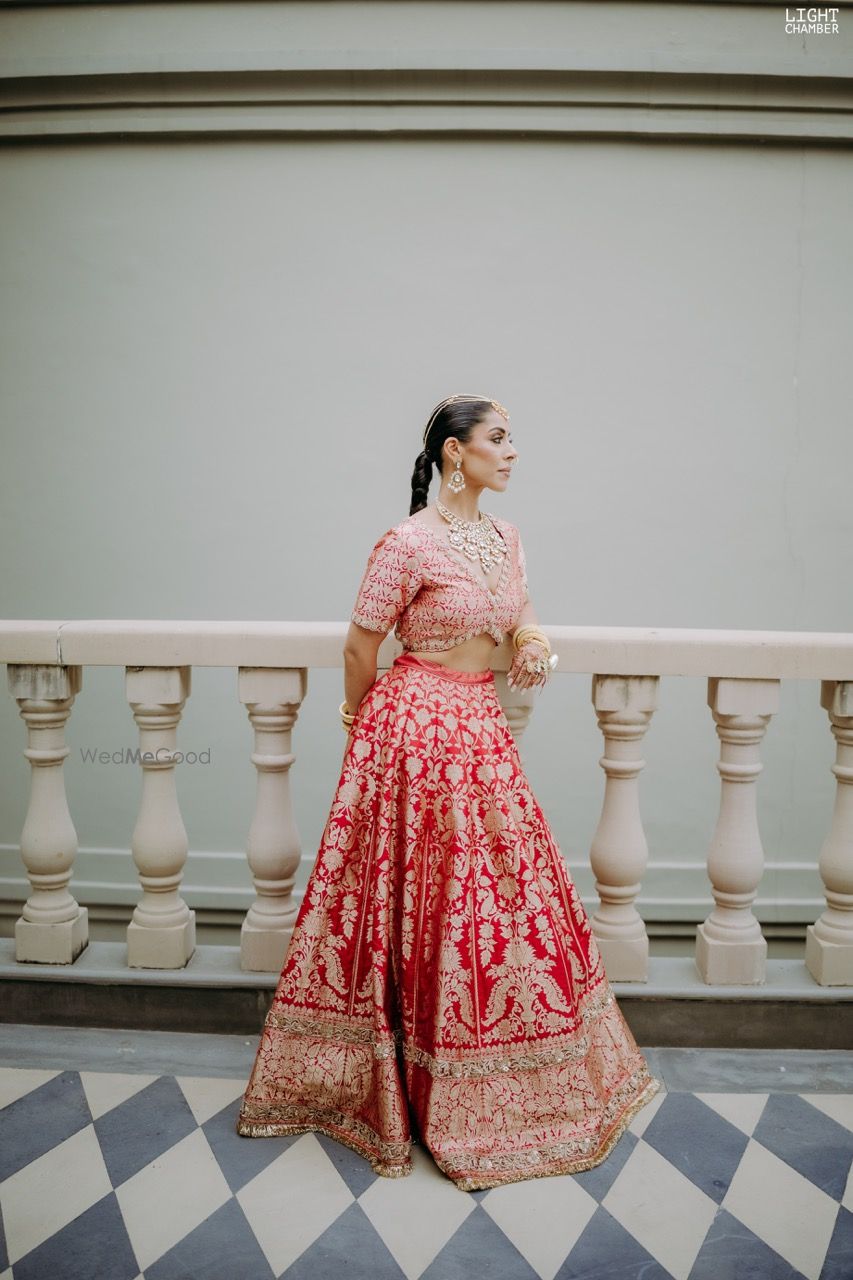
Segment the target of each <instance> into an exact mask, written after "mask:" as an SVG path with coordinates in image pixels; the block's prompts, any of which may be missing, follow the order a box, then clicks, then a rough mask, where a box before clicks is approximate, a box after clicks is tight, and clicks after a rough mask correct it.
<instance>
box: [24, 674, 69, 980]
mask: <svg viewBox="0 0 853 1280" xmlns="http://www.w3.org/2000/svg"><path fill="white" fill-rule="evenodd" d="M8 681H9V691H10V693H11V694H12V697H13V698H14V699H15V701H16V702H17V704H18V706H19V708H20V714H21V719H22V720H24V722H25V723H26V726H27V742H28V745H27V749H26V751H25V752H24V755H25V756H26V758H27V759H28V760H29V762H30V766H31V771H30V772H31V776H30V801H29V807H28V809H27V816H26V820H25V822H24V828H23V831H22V832H21V857H22V858H23V861H24V866H25V867H26V869H27V876H28V878H29V881H30V884H31V886H32V893H31V894H30V896H29V898H27V901H26V903H25V904H24V910H23V915H22V916H21V917H20V918H19V919H18V920H17V921H16V922H15V958H16V959H17V960H22V961H36V962H39V963H41V964H72V963H73V961H74V960H76V958H77V956H79V954H80V952H81V951H82V950H83V949H84V947H86V946H87V944H88V941H89V913H88V910H87V909H86V907H81V906H79V905H78V904H77V902H76V901H75V899H74V898H73V897H72V895H71V893H70V892H69V889H68V886H69V884H70V882H71V875H72V870H73V867H74V857H75V855H76V853H77V832H76V831H75V830H74V823H73V822H72V821H71V814H70V813H69V811H68V801H67V799H66V796H65V773H64V769H63V764H64V761H65V757H66V756H67V755H68V753H69V750H70V748H69V747H68V746H66V744H65V724H66V721H67V720H68V717H69V716H70V714H71V707H72V705H73V703H74V698H75V697H76V695H77V694H78V693H79V692H80V689H81V686H82V669H81V668H80V667H69V666H47V665H40V664H32V665H27V664H23V663H21V664H19V663H9V667H8Z"/></svg>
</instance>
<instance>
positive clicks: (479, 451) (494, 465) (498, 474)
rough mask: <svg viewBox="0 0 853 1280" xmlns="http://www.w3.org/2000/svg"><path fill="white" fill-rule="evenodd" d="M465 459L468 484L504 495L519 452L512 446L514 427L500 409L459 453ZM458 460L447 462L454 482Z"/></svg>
mask: <svg viewBox="0 0 853 1280" xmlns="http://www.w3.org/2000/svg"><path fill="white" fill-rule="evenodd" d="M457 456H458V457H460V458H461V459H462V469H463V471H464V473H465V482H466V484H471V485H472V487H473V488H475V489H477V488H482V489H494V490H495V491H496V492H497V493H503V491H504V489H506V487H507V484H508V483H509V477H510V474H511V472H512V468H513V467H514V466H515V463H516V462H517V461H518V452H517V450H516V448H515V446H514V445H513V443H512V432H511V430H510V425H509V423H508V422H507V420H506V418H504V417H503V415H502V414H500V413H498V412H497V410H496V409H490V410H489V412H488V414H487V415H486V417H485V418H483V420H482V421H481V422H478V423H477V425H476V427H474V429H473V430H472V432H471V435H470V436H469V437H468V439H467V441H466V442H465V444H463V445H461V446H460V448H459V449H458V451H457ZM454 466H455V458H451V459H450V460H449V461H447V462H446V463H445V469H444V478H445V479H448V480H449V479H450V476H451V474H452V472H453V469H454Z"/></svg>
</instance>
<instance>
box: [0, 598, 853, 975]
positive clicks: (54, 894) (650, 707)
mask: <svg viewBox="0 0 853 1280" xmlns="http://www.w3.org/2000/svg"><path fill="white" fill-rule="evenodd" d="M106 625H107V624H91V626H92V628H93V630H92V631H91V632H87V631H86V626H87V624H85V623H75V624H64V626H63V628H62V630H63V633H64V635H63V637H61V636H60V628H59V626H57V633H56V637H55V645H54V649H55V652H56V656H57V661H56V662H55V663H51V662H48V661H45V656H46V653H47V652H49V651H50V647H49V645H46V644H45V637H44V635H43V633H42V632H43V630H44V628H45V627H46V626H47V624H15V623H0V660H3V661H6V663H7V668H8V683H9V690H10V693H11V695H12V697H13V698H14V699H15V700H16V702H17V704H18V707H19V709H20V715H21V718H22V719H23V720H24V722H25V724H26V726H27V746H26V749H25V751H24V755H25V756H26V758H27V760H28V761H29V762H30V765H31V789H30V797H29V806H28V809H27V814H26V819H25V822H24V826H23V830H22V832H21V837H20V848H21V857H22V860H23V863H24V867H25V869H26V874H27V876H28V878H29V881H30V886H31V893H30V895H29V897H28V898H27V900H26V902H25V903H24V906H23V910H22V914H21V917H20V919H19V920H18V921H17V923H16V927H15V956H16V959H17V960H18V961H20V962H21V963H42V964H47V963H53V964H67V965H71V964H73V963H74V962H75V960H76V959H77V958H78V957H79V956H80V954H81V952H82V951H83V950H84V949H85V947H86V945H87V941H88V913H87V908H86V907H85V906H80V905H79V904H78V903H77V902H76V900H75V899H74V897H73V895H72V894H71V892H70V888H69V885H70V882H71V878H72V874H73V867H74V858H75V854H76V850H77V836H76V832H75V828H74V823H73V821H72V818H71V814H70V811H69V806H68V801H67V798H66V792H65V781H64V774H63V762H64V760H65V758H66V756H67V755H68V752H69V747H68V746H67V745H66V741H65V737H66V725H67V723H68V721H69V718H70V716H71V711H72V706H73V703H74V700H75V697H76V696H77V695H78V694H79V692H80V690H81V688H82V668H83V666H84V665H86V663H87V661H91V662H93V663H99V664H102V665H103V664H105V663H107V662H110V661H114V662H115V663H116V664H117V663H118V658H117V657H113V658H112V659H111V658H110V657H109V656H105V652H113V651H112V650H109V651H105V649H104V644H105V641H104V633H103V629H104V627H105V626H106ZM109 625H111V626H113V627H114V628H115V629H116V631H117V633H118V631H120V629H121V628H122V626H124V627H125V628H126V629H127V630H126V631H125V632H122V633H121V635H120V636H118V634H117V635H116V636H113V637H112V638H111V643H113V644H114V646H115V649H114V653H115V655H118V654H119V653H121V654H124V655H125V658H124V659H123V662H125V661H126V660H127V659H132V658H135V659H137V665H125V679H126V694H127V699H128V702H129V704H130V707H131V709H132V713H133V717H134V720H135V722H136V724H137V726H138V730H139V746H140V753H141V754H140V764H141V769H142V794H141V800H140V805H139V812H138V814H137V818H136V824H135V826H134V828H133V831H132V833H131V835H130V840H129V844H130V849H131V853H132V856H133V860H134V863H135V864H136V867H137V870H138V874H139V881H140V885H141V889H142V895H141V897H140V899H139V901H138V903H137V904H136V907H135V908H134V911H133V916H132V919H131V921H130V923H129V925H128V929H127V964H128V966H130V967H132V968H141V969H176V968H182V967H185V966H186V965H187V964H188V963H189V962H190V960H191V959H192V956H193V952H194V949H195V912H194V910H192V909H191V908H190V907H189V906H188V905H187V903H186V902H185V901H184V899H183V897H182V896H181V892H180V886H181V881H182V877H183V873H184V869H185V864H186V860H187V854H188V848H189V841H188V837H187V832H186V828H185V826H184V822H183V818H182V816H181V810H180V805H179V801H178V790H177V786H176V772H175V770H176V762H175V758H174V756H175V752H176V748H177V741H178V730H179V726H180V722H181V716H182V713H183V709H184V706H185V704H186V701H187V699H188V698H189V696H190V685H191V670H192V666H193V663H194V662H197V663H199V664H204V665H211V666H214V665H218V666H233V667H235V668H236V670H237V677H238V678H237V685H238V697H239V700H240V702H241V703H242V704H243V705H244V706H245V707H246V710H247V715H248V719H249V724H250V726H251V729H252V732H253V735H254V740H253V750H252V751H251V755H250V759H251V763H252V764H253V765H254V767H255V770H256V773H257V789H256V799H255V806H254V812H253V814H252V815H251V816H250V817H249V815H247V817H249V823H248V834H247V841H246V856H247V859H248V864H249V869H250V871H251V874H252V879H253V884H254V890H255V894H256V897H255V900H254V902H252V904H251V906H250V907H249V909H248V912H247V914H246V917H245V920H244V922H243V925H242V931H241V946H240V956H241V960H240V963H241V967H242V968H243V969H244V970H246V971H254V972H262V973H277V972H279V971H280V969H281V967H282V964H283V962H284V957H285V954H286V951H287V947H288V945H289V942H290V938H291V936H292V932H293V925H294V921H295V919H296V914H297V909H298V908H297V903H296V902H295V900H294V897H293V889H294V883H295V877H296V872H297V869H298V866H299V861H300V856H301V847H300V838H299V832H298V830H297V826H296V822H295V819H294V814H293V804H292V796H291V781H292V771H293V766H294V763H295V761H296V755H295V753H294V751H293V744H292V735H293V730H294V726H295V724H296V720H297V717H298V715H299V712H300V709H301V707H302V704H303V702H304V700H305V697H306V693H307V687H308V669H309V666H311V665H315V664H316V665H322V666H327V667H332V666H340V665H341V661H342V659H341V650H342V641H343V628H341V629H340V636H337V635H336V633H335V630H334V628H333V627H330V626H329V625H328V624H327V625H325V626H322V627H320V626H318V627H317V628H315V629H314V630H313V631H312V629H311V628H310V627H306V626H305V625H304V624H293V628H292V630H293V635H292V637H291V643H290V644H289V645H288V643H287V637H286V636H284V635H282V636H275V635H272V634H271V632H270V626H269V624H255V625H256V627H257V634H256V635H251V636H250V635H248V633H251V632H252V629H253V624H244V625H243V638H242V639H238V638H235V634H234V628H233V627H232V626H231V625H230V624H214V623H209V624H197V623H194V624H173V625H174V627H175V634H174V635H171V634H169V631H168V627H169V624H164V623H159V624H120V623H116V624H109ZM134 626H137V627H140V628H141V630H140V631H139V633H138V634H135V633H134V631H133V627H134ZM37 628H42V632H40V633H39V634H38V635H37V634H36V629H37ZM70 628H74V630H75V631H76V641H75V642H74V643H73V644H72V643H70V636H69V629H70ZM281 631H282V633H284V632H286V631H287V628H285V627H282V628H281ZM548 631H549V634H550V635H551V638H552V645H553V647H554V649H555V651H556V652H558V653H559V655H560V666H559V668H558V672H557V674H556V675H555V677H554V680H553V682H552V685H553V683H556V684H557V685H558V684H559V680H560V677H561V675H562V674H565V673H568V672H572V671H573V672H579V671H584V670H586V672H587V674H589V673H590V669H591V668H597V669H593V670H592V703H593V707H594V710H595V714H596V717H597V720H598V726H599V729H600V730H601V733H602V735H603V739H604V753H603V755H602V756H601V758H600V760H599V764H600V765H601V768H602V770H603V772H604V785H603V794H602V805H601V814H600V818H599V821H598V826H597V828H596V831H595V834H594V836H593V839H592V844H591V847H590V865H591V869H592V872H593V874H594V876H595V888H596V892H597V893H598V896H599V905H598V907H597V908H596V909H595V910H594V911H593V912H592V914H591V917H590V918H591V923H592V927H593V930H594V932H595V936H596V940H597V942H598V945H599V950H600V951H601V954H602V957H603V959H604V963H605V968H606V970H607V973H608V976H609V977H610V978H611V980H614V981H619V980H621V981H629V982H637V983H642V982H644V981H645V980H646V979H647V974H648V958H649V939H648V934H647V931H646V925H645V923H644V921H643V918H642V915H641V913H640V910H639V909H638V906H641V905H642V896H641V895H642V882H643V876H644V873H645V871H646V867H647V861H648V844H647V840H646V836H645V833H644V829H643V823H642V818H641V811H640V786H639V778H640V774H641V772H642V770H643V768H644V764H645V762H644V760H643V759H642V756H641V754H640V752H641V749H642V744H643V740H644V737H645V735H646V733H647V732H648V730H649V727H650V724H651V720H652V716H653V714H654V712H655V710H656V709H657V705H658V692H659V685H660V681H661V679H663V678H666V677H671V676H677V675H688V674H690V675H692V674H698V673H700V672H702V670H703V667H704V674H705V675H706V676H707V682H708V683H707V689H708V693H707V701H708V706H709V707H710V709H711V713H712V717H713V721H714V724H715V727H716V732H717V735H718V737H719V741H720V755H719V760H718V762H717V769H718V772H719V775H720V803H719V812H718V816H717V821H716V827H715V829H714V831H713V834H712V836H711V839H710V843H709V846H708V854H707V873H708V879H709V882H710V897H711V898H712V899H713V905H712V907H711V910H710V912H709V914H708V916H707V918H706V919H705V920H704V922H703V923H701V924H700V925H699V926H698V928H697V936H696V965H697V967H698V971H699V973H700V975H701V978H702V980H703V981H704V982H705V983H707V984H721V985H725V984H729V985H731V984H744V983H746V984H760V983H762V982H763V981H764V978H765V964H766V954H767V943H766V940H765V938H764V936H763V934H762V930H761V925H760V923H759V921H758V919H757V918H756V916H755V914H754V911H753V905H754V903H755V899H756V895H757V893H758V890H759V886H760V884H761V878H762V871H763V866H764V853H763V848H762V841H761V836H760V832H759V828H758V819H757V805H756V786H757V782H758V778H759V775H760V774H761V771H762V763H761V758H760V751H761V744H762V741H763V739H764V736H765V733H766V731H767V728H768V725H769V723H770V721H771V718H772V717H773V716H774V715H775V714H776V713H777V712H778V710H779V704H780V687H781V680H782V679H787V678H807V677H812V678H815V677H817V678H819V679H820V681H821V685H820V689H821V694H820V696H821V705H822V707H823V708H824V709H825V710H826V711H827V713H828V716H829V721H830V727H831V731H832V734H833V736H834V738H835V742H836V760H835V763H834V764H833V765H832V772H833V774H834V775H835V778H836V794H835V807H834V811H833V813H832V815H831V817H830V818H829V819H828V824H827V825H828V834H827V836H826V839H825V840H824V842H823V846H822V848H821V849H820V856H819V859H817V866H818V869H819V871H820V875H821V877H822V879H823V883H824V886H825V893H826V909H825V910H824V911H823V913H822V915H821V916H820V918H819V919H818V920H817V921H816V922H815V923H814V924H813V925H810V926H809V927H808V930H807V941H806V948H805V955H804V964H805V967H806V970H807V971H808V973H809V974H810V975H811V976H812V978H813V979H814V981H815V983H817V984H820V985H821V986H831V985H850V984H853V636H848V635H828V636H827V635H820V634H817V633H815V634H811V633H782V632H779V633H774V632H760V633H750V632H743V633H742V632H685V631H672V632H666V631H641V630H639V629H637V630H634V629H630V628H601V629H596V628H572V627H549V628H548ZM65 637H68V639H69V643H68V644H67V646H66V647H67V649H68V652H69V654H70V655H71V657H73V661H72V660H70V659H69V660H67V661H63V652H62V644H61V640H62V639H63V638H65ZM273 643H275V644H276V646H277V647H276V653H277V655H278V656H277V658H276V659H275V665H272V660H270V657H269V655H270V652H271V649H270V646H271V645H272V644H273ZM312 644H313V645H314V649H313V650H312V647H311V646H312ZM87 646H88V647H87ZM396 651H397V646H396V643H395V642H394V641H393V640H391V639H390V638H389V639H388V640H386V642H385V644H384V645H383V649H382V651H381V654H380V664H381V665H387V664H388V662H390V660H391V656H392V655H393V653H394V652H396ZM166 652H168V653H169V654H171V655H173V658H172V661H171V662H170V663H166V662H164V661H163V656H162V655H163V654H165V653H166ZM312 652H313V653H314V659H313V660H312V659H311V658H310V657H309V654H310V653H312ZM282 654H286V656H287V659H288V662H287V665H279V664H280V663H281V655H282ZM259 655H261V656H260V657H259ZM241 658H243V659H246V661H245V662H241ZM28 659H29V660H28ZM383 659H384V662H383ZM509 660H510V652H509V646H508V645H506V646H505V647H504V648H503V649H502V650H499V651H496V666H495V672H496V686H497V689H498V694H499V697H500V699H501V703H502V705H503V708H504V711H505V713H506V716H507V721H508V723H509V726H510V729H511V731H512V733H513V735H514V737H515V739H516V741H517V742H518V744H519V747H520V744H521V739H522V736H523V734H524V731H525V728H526V726H527V725H528V723H529V720H530V715H531V710H532V707H533V702H534V698H533V692H532V691H524V690H514V691H512V690H510V689H509V688H508V686H507V684H506V679H505V670H506V666H507V665H508V664H509ZM713 671H716V674H712V672H713ZM336 732H338V731H337V729H336ZM293 778H294V780H296V781H297V785H298V770H297V773H296V774H295V775H293Z"/></svg>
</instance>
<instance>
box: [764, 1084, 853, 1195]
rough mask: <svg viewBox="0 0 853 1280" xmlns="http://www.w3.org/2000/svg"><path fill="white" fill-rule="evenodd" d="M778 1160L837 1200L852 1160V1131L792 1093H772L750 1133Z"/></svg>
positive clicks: (841, 1192) (841, 1193)
mask: <svg viewBox="0 0 853 1280" xmlns="http://www.w3.org/2000/svg"><path fill="white" fill-rule="evenodd" d="M752 1136H753V1138H754V1139H755V1140H756V1142H760V1143H761V1145H762V1146H764V1147H767V1149H768V1150H769V1151H772V1152H773V1153H774V1155H777V1156H778V1157H779V1159H780V1160H784V1161H785V1163H786V1164H789V1165H790V1166H791V1168H792V1169H796V1170H797V1172H798V1173H801V1174H802V1175H803V1177H805V1178H808V1179H809V1181H810V1182H813V1183H814V1184H815V1186H817V1187H820V1189H821V1190H822V1191H825V1192H826V1194H827V1195H829V1196H832V1198H833V1199H834V1200H841V1198H842V1196H843V1195H844V1188H845V1186H846V1183H847V1175H848V1173H849V1172H850V1164H851V1161H853V1133H851V1132H850V1130H849V1129H845V1128H844V1127H843V1126H842V1125H840V1124H838V1123H837V1122H836V1121H835V1120H832V1119H831V1118H830V1117H829V1116H828V1115H825V1114H824V1112H823V1111H819V1110H818V1109H817V1107H813V1106H812V1105H811V1103H809V1102H806V1100H805V1099H804V1098H800V1097H798V1096H797V1095H796V1094H787V1093H776V1094H771V1095H770V1097H769V1098H768V1099H767V1105H766V1106H765V1108H764V1110H763V1111H762V1113H761V1118H760V1119H759V1121H758V1124H757V1125H756V1126H755V1129H754V1130H753V1134H752Z"/></svg>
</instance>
